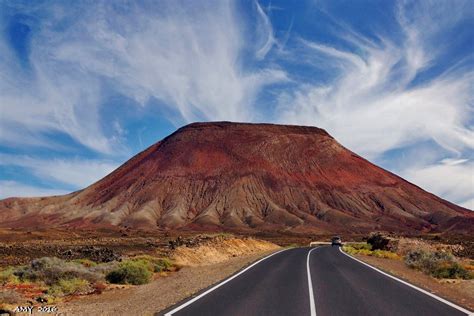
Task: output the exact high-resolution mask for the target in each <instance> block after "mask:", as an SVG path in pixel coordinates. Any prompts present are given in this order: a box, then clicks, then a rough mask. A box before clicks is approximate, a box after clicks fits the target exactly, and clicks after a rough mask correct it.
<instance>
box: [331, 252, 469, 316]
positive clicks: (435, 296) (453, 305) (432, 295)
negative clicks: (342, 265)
mask: <svg viewBox="0 0 474 316" xmlns="http://www.w3.org/2000/svg"><path fill="white" fill-rule="evenodd" d="M339 251H340V252H341V253H343V254H345V255H346V256H348V257H349V258H351V259H354V260H355V261H358V262H359V263H362V264H363V265H365V266H367V267H369V268H371V269H374V270H375V271H377V272H379V273H382V274H383V275H385V276H388V277H389V278H392V279H394V280H396V281H398V282H400V283H403V284H405V285H407V286H409V287H411V288H413V289H415V290H418V291H420V292H422V293H423V294H426V295H428V296H431V297H432V298H434V299H436V300H438V301H440V302H442V303H444V304H447V305H449V306H451V307H453V308H455V309H457V310H459V311H461V312H463V313H466V314H467V315H469V316H473V315H474V313H473V312H471V311H468V310H467V309H465V308H463V307H461V306H459V305H456V304H454V303H451V302H450V301H447V300H445V299H444V298H441V297H439V296H437V295H435V294H433V293H430V292H428V291H425V290H423V289H422V288H419V287H417V286H415V285H413V284H411V283H408V282H406V281H403V280H401V279H399V278H397V277H394V276H393V275H390V274H388V273H386V272H383V271H382V270H380V269H377V268H376V267H373V266H371V265H370V264H368V263H365V262H364V261H362V260H359V259H357V258H355V257H353V256H351V255H349V254H347V253H345V252H344V251H342V249H341V248H339Z"/></svg>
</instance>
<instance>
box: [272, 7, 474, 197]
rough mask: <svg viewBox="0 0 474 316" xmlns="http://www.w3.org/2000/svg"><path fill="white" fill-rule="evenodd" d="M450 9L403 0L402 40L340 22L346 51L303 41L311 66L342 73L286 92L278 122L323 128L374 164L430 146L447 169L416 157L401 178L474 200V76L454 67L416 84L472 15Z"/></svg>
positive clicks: (454, 195) (466, 70)
mask: <svg viewBox="0 0 474 316" xmlns="http://www.w3.org/2000/svg"><path fill="white" fill-rule="evenodd" d="M466 3H467V2H462V3H461V2H460V4H462V5H460V7H463V5H466ZM408 6H409V8H407V7H408ZM450 6H452V5H451V4H449V3H448V2H444V3H442V4H440V3H430V2H426V1H425V2H415V3H413V2H401V3H400V5H399V8H398V9H399V11H398V23H399V25H398V26H399V31H400V32H399V33H400V34H402V35H403V36H402V38H401V39H397V38H396V37H392V36H390V37H389V36H387V35H386V36H382V35H381V34H379V35H378V36H376V37H373V38H376V40H375V39H373V38H369V37H365V36H363V35H361V34H359V33H357V31H355V30H354V29H351V28H349V27H348V26H347V25H346V24H344V23H338V26H339V27H341V28H344V27H345V28H346V29H344V30H343V31H342V32H341V34H340V39H341V40H342V41H343V42H344V43H345V46H344V47H345V48H344V49H343V48H341V47H342V46H341V45H339V46H338V47H336V46H331V45H329V44H322V43H318V42H314V41H309V40H301V41H300V42H301V43H302V44H303V46H304V47H305V52H306V56H310V57H309V58H310V60H309V62H308V64H309V65H312V66H314V65H316V66H317V67H321V62H320V61H321V60H324V65H323V67H331V68H332V69H335V70H337V75H336V76H334V78H333V79H332V81H330V82H329V83H325V84H306V83H302V84H300V85H299V86H297V87H296V89H295V90H293V91H284V92H282V93H281V94H280V96H279V101H278V102H279V114H280V116H279V117H280V122H292V123H294V124H307V125H316V126H320V127H323V128H325V129H327V130H328V132H330V133H331V134H332V135H333V136H335V138H336V139H338V140H339V141H340V142H341V143H342V144H344V145H345V146H347V147H349V148H350V149H352V150H354V151H355V152H357V153H359V154H362V155H364V156H365V157H368V158H369V159H371V160H373V161H375V162H377V161H378V159H383V160H387V159H388V158H386V157H383V154H384V153H386V152H388V151H390V150H394V149H403V148H405V147H408V146H412V147H413V146H414V145H415V144H418V143H422V142H423V143H426V142H427V141H433V142H435V143H436V144H437V145H436V146H440V148H441V151H442V155H443V156H445V157H446V156H449V157H452V158H448V159H447V160H445V161H444V162H442V163H435V162H433V161H430V160H428V161H425V162H424V163H420V161H419V160H418V159H417V158H414V159H413V160H412V161H409V162H408V163H409V165H407V166H405V167H404V168H399V171H400V172H399V173H400V174H402V175H406V176H407V177H408V178H409V179H410V180H412V181H413V182H414V183H416V184H419V185H421V186H422V187H424V188H426V189H428V190H432V191H433V192H435V193H436V194H438V195H440V196H442V197H444V198H447V199H449V200H451V201H454V202H457V203H465V201H468V200H469V199H472V198H474V190H473V187H472V174H473V169H472V163H470V162H467V160H466V159H465V158H463V156H466V155H467V156H469V152H472V149H473V148H474V131H473V129H472V127H473V126H472V123H471V122H470V120H471V118H472V114H473V113H474V108H473V104H474V103H473V100H474V98H473V96H474V93H473V90H472V81H473V79H474V72H473V71H472V69H471V68H466V67H464V68H463V67H460V66H459V64H456V63H455V62H453V66H452V67H451V68H450V69H448V70H446V71H445V72H444V73H441V74H439V75H435V76H429V77H427V78H425V79H424V80H418V82H417V83H416V84H414V83H413V80H414V79H415V78H417V77H418V76H420V74H422V73H423V72H424V71H425V70H426V69H428V68H429V67H430V66H432V65H433V64H436V62H437V58H438V57H439V56H442V55H443V53H444V51H443V50H444V49H446V48H447V47H448V46H449V42H450V39H449V38H444V37H443V35H444V33H443V32H447V31H448V30H450V29H453V28H454V27H455V26H456V25H457V23H458V22H459V21H461V20H462V19H465V18H466V17H467V16H472V10H465V9H466V8H465V7H464V9H459V8H454V9H453V8H450ZM463 10H464V11H463ZM393 33H394V32H392V33H391V35H393ZM313 61H314V62H313ZM438 150H439V149H438V148H436V151H438ZM437 156H439V154H437ZM383 160H382V161H383ZM405 161H406V159H405ZM446 177H448V178H449V179H448V180H445V178H446ZM441 179H442V180H441ZM466 203H468V202H466Z"/></svg>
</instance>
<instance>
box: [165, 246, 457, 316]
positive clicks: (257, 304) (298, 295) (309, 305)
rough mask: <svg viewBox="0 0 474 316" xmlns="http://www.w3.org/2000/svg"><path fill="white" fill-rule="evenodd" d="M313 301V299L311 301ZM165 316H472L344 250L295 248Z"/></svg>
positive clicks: (266, 260)
mask: <svg viewBox="0 0 474 316" xmlns="http://www.w3.org/2000/svg"><path fill="white" fill-rule="evenodd" d="M311 297H312V299H311ZM165 315H179V316H184V315H193V316H196V315H226V316H232V315H238V316H251V315H259V316H261V315H272V316H275V315H310V316H311V315H313V316H314V315H317V316H329V315H331V316H337V315H351V316H357V315H361V316H362V315H363V316H368V315H377V316H379V315H403V316H410V315H416V316H424V315H427V316H428V315H429V316H437V315H449V316H456V315H466V313H464V312H462V311H460V310H458V309H456V308H454V307H452V306H450V305H448V304H445V303H443V302H441V301H439V300H437V299H435V298H433V297H431V296H428V295H426V294H424V293H422V292H420V291H418V290H416V289H414V288H411V287H409V286H407V285H405V284H403V283H401V282H399V281H397V280H394V279H392V278H390V277H388V276H386V275H384V274H382V273H380V272H377V271H375V270H374V269H372V268H370V267H367V266H365V265H364V264H362V263H360V262H357V261H355V260H354V259H351V258H350V257H348V256H346V255H345V254H343V253H341V252H340V251H339V248H338V247H331V246H326V247H320V248H295V249H289V250H285V251H282V252H280V253H277V254H275V255H273V256H271V257H268V258H266V259H264V260H262V261H261V262H259V263H257V264H255V265H254V266H252V267H250V268H248V269H247V270H245V271H243V272H241V273H240V274H239V275H236V276H234V277H232V278H231V279H230V280H226V281H224V282H222V283H221V284H220V285H219V286H218V287H217V288H211V289H210V290H208V291H205V292H204V293H202V294H201V295H199V296H198V297H195V298H190V299H188V300H187V301H184V302H181V303H180V304H177V305H176V306H174V307H172V308H170V309H169V310H168V311H166V314H165Z"/></svg>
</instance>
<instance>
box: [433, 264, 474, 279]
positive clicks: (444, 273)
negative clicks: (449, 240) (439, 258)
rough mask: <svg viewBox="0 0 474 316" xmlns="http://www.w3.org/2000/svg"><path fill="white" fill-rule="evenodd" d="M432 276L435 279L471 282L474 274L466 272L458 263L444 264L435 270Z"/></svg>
mask: <svg viewBox="0 0 474 316" xmlns="http://www.w3.org/2000/svg"><path fill="white" fill-rule="evenodd" d="M432 275H433V276H434V277H435V278H439V279H441V278H444V279H465V280H470V279H472V278H473V274H472V273H471V272H469V271H468V270H466V269H465V268H464V267H463V266H461V265H460V264H459V263H457V262H451V263H449V264H442V265H440V266H439V267H437V268H436V269H434V271H433V273H432Z"/></svg>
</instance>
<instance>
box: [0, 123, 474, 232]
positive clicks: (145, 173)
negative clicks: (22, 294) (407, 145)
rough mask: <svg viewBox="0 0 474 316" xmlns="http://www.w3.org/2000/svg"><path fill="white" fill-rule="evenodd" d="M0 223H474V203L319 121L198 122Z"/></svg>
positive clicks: (351, 228)
mask: <svg viewBox="0 0 474 316" xmlns="http://www.w3.org/2000/svg"><path fill="white" fill-rule="evenodd" d="M0 223H1V224H0V226H3V227H32V226H35V225H36V226H38V225H40V226H41V227H53V226H66V227H78V228H89V227H97V226H104V227H107V226H121V227H131V228H140V229H197V230H214V229H223V230H226V229H229V230H257V231H259V230H291V231H294V232H305V231H312V232H313V231H314V232H336V231H337V232H367V231H373V230H384V231H396V232H447V231H452V232H468V233H472V232H473V227H474V212H471V211H469V210H467V209H465V208H462V207H460V206H457V205H455V204H452V203H450V202H447V201H445V200H443V199H441V198H439V197H437V196H435V195H433V194H430V193H428V192H426V191H424V190H422V189H421V188H419V187H417V186H415V185H413V184H411V183H409V182H407V181H405V180H404V179H402V178H400V177H398V176H396V175H395V174H393V173H390V172H388V171H386V170H384V169H382V168H379V167H377V166H376V165H374V164H372V163H370V162H369V161H367V160H365V159H364V158H362V157H360V156H359V155H357V154H355V153H353V152H351V151H349V150H348V149H346V148H344V147H343V146H342V145H341V144H339V143H338V142H337V141H336V140H335V139H334V138H333V137H331V136H330V135H329V134H328V133H327V132H326V131H324V130H323V129H320V128H316V127H305V126H289V125H273V124H247V123H231V122H213V123H193V124H190V125H187V126H184V127H182V128H180V129H179V130H177V131H176V132H175V133H173V134H171V135H170V136H168V137H166V138H165V139H163V140H161V141H159V142H158V143H156V144H154V145H152V146H151V147H149V148H148V149H146V150H145V151H143V152H141V153H139V154H138V155H136V156H135V157H133V158H132V159H130V160H129V161H127V162H126V163H125V164H123V165H122V166H121V167H119V168H118V169H117V170H115V171H113V172H112V173H111V174H109V175H108V176H106V177H105V178H103V179H102V180H100V181H98V182H96V183H94V184H92V185H91V186H89V187H87V188H85V189H83V190H80V191H77V192H73V193H71V194H68V195H64V196H53V197H43V198H8V199H5V200H2V201H0Z"/></svg>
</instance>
